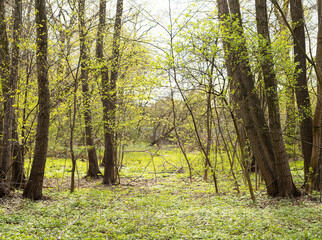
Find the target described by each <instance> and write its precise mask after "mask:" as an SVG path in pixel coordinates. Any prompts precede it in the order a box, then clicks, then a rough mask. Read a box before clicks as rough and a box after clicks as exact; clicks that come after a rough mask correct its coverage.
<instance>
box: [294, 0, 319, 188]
mask: <svg viewBox="0 0 322 240" xmlns="http://www.w3.org/2000/svg"><path fill="white" fill-rule="evenodd" d="M290 6H291V17H292V22H293V24H295V27H294V29H293V32H294V38H295V40H294V62H295V63H296V64H297V65H296V68H295V70H296V72H299V74H298V75H297V76H296V82H295V86H296V88H295V94H296V101H297V106H298V110H299V119H300V135H301V145H302V154H303V157H304V178H305V183H306V182H307V177H308V173H309V167H310V162H311V157H312V142H313V133H312V131H313V130H312V129H313V128H312V117H311V114H312V110H311V101H310V96H309V91H308V88H307V78H306V56H305V55H306V50H305V45H306V43H305V29H304V23H305V22H304V14H303V6H302V0H290Z"/></svg>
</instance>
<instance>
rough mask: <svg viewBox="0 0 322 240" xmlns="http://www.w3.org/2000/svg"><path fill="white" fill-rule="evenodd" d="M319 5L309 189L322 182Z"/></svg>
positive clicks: (321, 20) (321, 6) (321, 13)
mask: <svg viewBox="0 0 322 240" xmlns="http://www.w3.org/2000/svg"><path fill="white" fill-rule="evenodd" d="M317 5H318V19H319V24H318V26H319V27H318V36H317V48H316V74H317V79H318V89H317V102H316V107H315V113H314V119H313V149H312V158H311V164H310V167H311V170H312V171H311V172H310V173H309V182H310V185H309V187H307V190H308V191H311V190H313V189H319V190H320V191H321V190H322V189H321V184H322V174H321V173H322V171H321V169H322V147H321V146H322V0H317Z"/></svg>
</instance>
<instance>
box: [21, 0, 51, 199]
mask: <svg viewBox="0 0 322 240" xmlns="http://www.w3.org/2000/svg"><path fill="white" fill-rule="evenodd" d="M35 12H36V29H37V40H36V44H37V59H36V61H37V63H36V65H37V81H38V101H39V104H38V108H39V112H38V123H37V134H36V143H35V150H34V159H33V163H32V168H31V172H30V177H29V180H28V183H27V187H26V189H25V190H24V192H23V197H25V198H30V199H34V200H39V199H41V198H42V185H43V180H44V174H45V165H46V157H47V148H48V130H49V116H50V92H49V81H48V63H47V54H48V52H47V51H48V50H47V44H48V39H47V36H48V29H47V16H46V1H45V0H35Z"/></svg>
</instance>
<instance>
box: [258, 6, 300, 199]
mask: <svg viewBox="0 0 322 240" xmlns="http://www.w3.org/2000/svg"><path fill="white" fill-rule="evenodd" d="M256 20H257V31H258V34H259V35H260V37H261V38H262V39H263V41H261V43H260V44H261V46H260V52H261V55H262V59H263V60H262V62H261V68H262V73H263V78H264V83H265V89H266V98H267V104H268V113H269V128H270V136H271V138H272V146H273V151H274V157H275V166H276V167H275V169H276V173H277V179H278V191H279V195H280V196H283V197H293V196H298V195H300V192H299V191H298V190H297V188H296V187H295V185H294V183H293V180H292V175H291V169H290V166H289V162H288V156H287V153H286V149H285V145H284V141H283V136H282V129H281V122H280V112H279V102H278V94H277V79H276V75H275V72H274V65H273V56H272V55H271V53H270V48H271V43H270V37H269V29H268V17H267V6H266V0H256Z"/></svg>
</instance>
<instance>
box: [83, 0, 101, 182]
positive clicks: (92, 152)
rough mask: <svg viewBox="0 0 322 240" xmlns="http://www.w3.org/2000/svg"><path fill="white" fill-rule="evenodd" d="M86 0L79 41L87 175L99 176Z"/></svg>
mask: <svg viewBox="0 0 322 240" xmlns="http://www.w3.org/2000/svg"><path fill="white" fill-rule="evenodd" d="M84 8H85V0H79V41H80V57H81V74H80V80H81V82H82V90H83V105H84V119H85V135H86V147H87V154H88V163H89V165H88V166H89V167H88V172H87V176H88V177H91V178H97V177H99V176H100V175H101V172H100V170H99V167H98V162H97V155H96V149H95V145H94V140H93V134H92V111H91V99H90V92H89V86H88V85H89V84H88V60H89V59H88V53H87V49H88V47H87V43H86V35H87V34H86V29H85V28H86V25H85V9H84Z"/></svg>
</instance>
